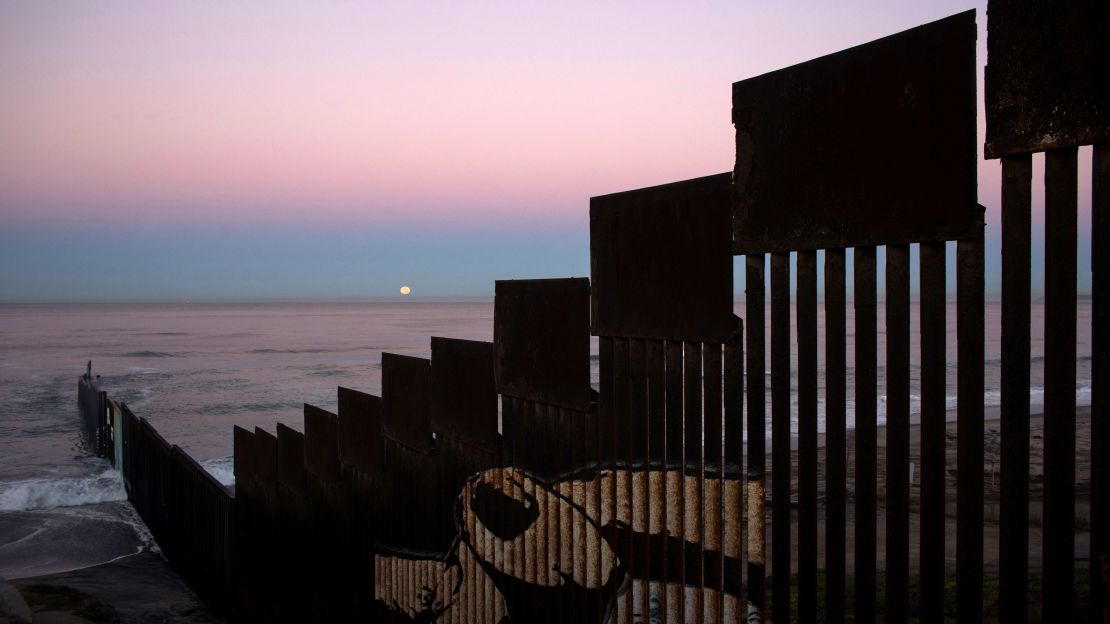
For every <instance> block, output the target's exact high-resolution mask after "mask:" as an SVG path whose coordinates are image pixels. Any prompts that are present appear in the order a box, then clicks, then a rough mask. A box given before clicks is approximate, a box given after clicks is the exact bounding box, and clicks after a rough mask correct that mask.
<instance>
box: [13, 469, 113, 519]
mask: <svg viewBox="0 0 1110 624" xmlns="http://www.w3.org/2000/svg"><path fill="white" fill-rule="evenodd" d="M126 499H127V492H126V491H125V490H124V488H123V479H122V478H121V477H120V475H119V473H118V472H116V471H115V470H112V469H108V470H105V471H104V472H102V473H100V474H98V475H92V476H88V477H73V478H63V479H26V480H23V481H8V482H0V511H30V510H34V509H50V508H53V507H75V506H77V505H91V504H94V503H108V502H113V501H121V500H126Z"/></svg>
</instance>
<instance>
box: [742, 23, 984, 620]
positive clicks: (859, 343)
mask: <svg viewBox="0 0 1110 624" xmlns="http://www.w3.org/2000/svg"><path fill="white" fill-rule="evenodd" d="M974 46H975V17H974V12H966V13H961V14H959V15H955V16H952V17H949V18H946V19H943V20H939V21H937V22H933V23H931V24H926V25H924V26H920V27H917V28H914V29H911V30H909V31H906V32H903V33H899V34H896V35H892V36H889V37H886V38H883V39H879V40H877V41H874V42H871V43H868V44H864V45H861V46H857V47H855V48H851V49H848V50H844V51H842V52H838V53H835V54H831V55H828V56H826V57H822V58H819V59H815V60H813V61H808V62H806V63H802V64H799V65H795V66H793V67H789V68H786V69H782V70H779V71H775V72H771V73H769V74H765V75H762V76H758V77H755V78H751V79H748V80H744V81H741V82H738V83H735V84H734V85H733V121H734V123H735V125H736V145H737V157H736V169H735V173H734V180H735V187H734V190H735V198H736V199H735V205H734V219H733V225H734V236H735V239H734V247H733V251H734V252H735V253H736V254H742V255H745V256H747V260H746V263H747V267H748V269H747V274H746V275H747V281H746V299H747V306H746V313H747V323H746V326H747V338H748V345H747V353H748V364H747V376H748V378H749V379H750V380H755V382H754V383H750V384H749V385H748V408H749V427H748V440H749V457H748V464H747V466H748V479H749V484H750V485H749V491H750V492H752V495H751V496H750V497H749V555H748V556H749V584H748V595H747V598H748V601H749V613H750V614H752V615H753V616H756V617H768V616H769V617H771V618H774V619H775V620H776V621H781V620H790V619H793V618H795V617H796V618H797V619H798V620H799V621H802V622H811V621H815V620H816V619H817V618H818V613H824V614H825V617H826V618H828V621H844V612H845V611H850V612H854V619H855V621H856V622H872V621H876V619H877V617H880V616H881V617H882V619H884V620H885V621H890V622H904V621H907V620H908V617H909V615H910V612H909V609H910V605H911V604H913V603H914V602H915V601H920V604H921V611H920V616H921V618H922V621H939V620H940V618H941V617H943V608H944V604H945V595H944V593H945V567H944V552H945V548H944V545H945V535H946V529H945V517H946V511H945V482H946V466H945V463H944V462H945V459H944V458H945V445H946V440H945V413H944V411H945V381H944V370H945V365H946V359H945V358H946V355H947V354H946V353H945V350H944V345H945V323H946V319H945V288H944V278H945V266H944V255H945V249H944V247H945V246H944V243H945V241H951V240H957V241H959V242H958V245H959V246H960V249H961V254H962V256H961V257H962V258H963V259H964V261H965V262H964V267H963V268H962V269H961V271H960V294H961V297H962V302H963V305H962V306H960V308H959V314H958V317H957V319H956V321H957V325H958V328H959V329H958V331H959V333H960V343H961V354H962V358H961V359H960V362H959V364H960V367H961V368H960V375H959V377H960V378H959V383H960V384H961V390H960V392H961V393H962V395H963V396H964V397H965V401H966V402H967V403H968V405H967V406H966V407H964V410H965V412H964V417H963V422H964V425H965V426H964V427H961V429H960V435H961V441H960V448H961V451H962V457H964V458H965V460H966V461H961V462H960V463H959V465H958V468H957V469H958V470H959V478H958V482H959V488H960V496H959V499H960V501H961V508H960V510H959V514H960V515H961V521H960V523H961V527H962V529H961V530H962V531H963V533H964V534H963V535H962V537H961V538H960V540H961V542H965V541H966V540H967V539H968V538H969V537H971V536H972V535H973V534H974V531H978V532H979V535H980V536H981V531H982V527H981V518H982V505H983V498H982V485H981V484H982V461H981V453H982V450H981V447H982V421H981V414H982V407H981V406H982V402H983V396H982V377H983V364H982V361H981V360H980V361H979V362H977V363H976V362H974V361H972V360H971V359H970V358H969V357H968V356H969V355H970V356H974V354H975V353H976V350H975V347H974V345H975V344H979V345H980V346H979V348H978V352H979V353H981V349H982V347H981V345H982V342H983V336H982V317H983V308H982V288H983V286H982V273H981V264H976V262H975V261H976V258H981V255H982V243H981V231H982V226H983V224H982V208H981V207H979V206H977V205H976V201H975V188H976V181H975V147H974V146H975V77H974V76H975V56H974ZM892 140H893V141H895V142H896V144H894V145H892V144H891V141H892ZM797 146H805V148H804V149H800V150H799V149H796V148H797ZM892 151H893V152H896V153H897V155H898V157H897V158H891V156H890V153H891V152H892ZM877 246H883V247H885V250H884V251H885V256H886V267H885V276H886V283H885V288H883V289H882V290H881V291H880V288H879V284H878V267H877V262H876V260H877ZM911 246H913V247H916V248H917V249H918V250H919V251H920V256H921V263H920V264H921V280H922V281H921V289H920V290H921V303H920V305H921V327H920V331H921V344H922V345H923V346H922V352H921V354H920V357H921V360H920V365H921V369H922V406H923V407H922V415H921V419H922V428H923V429H922V442H921V444H922V448H921V453H922V458H923V459H922V466H921V473H920V474H921V476H920V480H921V483H922V489H921V492H922V493H921V497H920V501H919V508H920V513H919V517H920V528H919V544H918V545H917V548H915V547H914V545H913V544H912V541H911V514H910V508H911V492H910V488H909V487H908V483H909V462H910V450H911V448H910V438H909V382H910V377H909V376H910V369H911V353H910V330H911V327H910V310H909V290H910V253H911ZM848 248H851V249H853V254H852V257H853V262H852V264H853V269H852V270H853V273H854V280H853V282H854V283H853V289H854V295H853V296H854V316H855V328H854V329H855V331H854V334H855V337H854V350H853V352H852V356H853V360H854V386H855V396H854V408H855V440H854V441H855V444H854V449H853V454H854V464H853V465H854V473H855V474H854V480H853V482H852V483H851V487H850V488H849V487H848V485H849V484H848V476H849V474H848V470H847V465H846V460H847V455H848V450H849V445H848V444H847V437H846V435H845V433H846V432H845V411H846V404H847V397H846V396H845V387H846V369H847V367H848V361H847V351H846V348H845V347H846V344H845V333H846V329H847V328H846V327H845V305H846V303H847V301H846V297H845V272H846V270H845V265H846V261H845V251H844V250H845V249H848ZM817 251H821V252H823V253H824V254H825V263H826V264H825V269H826V272H825V280H826V284H825V286H826V295H825V296H826V300H825V321H826V323H825V353H826V360H825V365H826V366H825V382H826V383H825V390H826V394H825V405H826V427H827V429H826V441H827V445H826V448H825V479H824V486H825V494H826V514H825V537H826V539H825V553H824V554H825V556H824V568H825V591H824V596H825V603H824V604H819V603H818V602H817V600H818V595H819V592H818V587H817V583H818V581H817V577H818V568H819V567H820V566H821V557H820V556H819V553H818V543H819V532H820V531H819V527H818V516H819V512H818V509H817V504H816V503H817V501H818V496H819V492H820V489H821V482H820V480H819V478H818V472H819V470H818V465H817V457H818V444H817V418H816V411H817V399H818V397H817V388H818V385H819V379H818V371H817V345H818V336H817V333H818V318H817V304H816V286H817V276H816V268H817V258H816V252H817ZM765 254H770V256H771V257H770V307H769V308H768V310H769V313H770V318H769V319H765V318H764V310H765V308H764V306H765V305H766V303H765V301H766V300H765V297H766V289H767V286H766V285H765V283H764V279H765V271H766V259H765ZM792 256H795V257H796V270H797V273H796V274H797V277H796V280H797V284H796V288H797V290H796V295H797V298H796V301H792V300H791V294H792V290H791V268H792V267H791V264H792V263H793V261H792ZM976 267H979V268H978V271H979V273H978V275H974V272H975V271H976V270H977V269H976ZM976 288H977V289H978V293H976V292H975V290H974V289H976ZM880 292H883V293H884V294H885V297H883V298H882V299H880V297H879V293H880ZM883 300H885V329H886V340H887V343H886V349H885V355H886V361H885V363H882V364H885V367H884V370H885V374H886V384H887V387H886V388H885V389H884V390H885V392H884V394H885V395H886V397H887V405H886V407H887V426H886V436H887V439H886V442H887V444H886V445H885V464H884V467H885V470H883V471H882V474H883V475H884V478H883V480H882V483H883V489H882V490H880V488H879V484H880V481H879V476H880V474H881V473H880V472H879V470H878V468H879V463H878V462H879V460H880V455H879V445H878V440H877V437H876V436H877V404H878V399H879V388H878V384H877V380H878V371H879V370H880V364H881V363H880V361H879V354H880V351H879V349H878V343H877V337H878V336H879V318H878V316H879V302H880V301H883ZM792 311H793V312H796V315H797V330H796V332H792V328H791V316H792ZM768 320H769V325H770V350H769V353H770V378H769V387H770V408H771V413H770V423H771V439H770V446H771V455H772V458H771V464H772V474H771V497H770V499H771V514H770V521H771V531H770V537H771V553H770V554H771V558H770V563H771V566H770V570H766V569H764V568H763V563H764V559H763V555H764V545H763V543H762V539H761V531H760V529H761V528H762V527H761V526H759V525H761V524H762V522H763V519H764V516H763V513H764V512H763V510H762V497H763V490H762V488H763V478H764V477H763V466H764V459H763V448H762V444H763V439H764V430H763V422H764V421H763V419H764V417H765V412H764V410H765V405H766V403H765V401H766V398H765V397H766V395H765V394H764V392H765V391H764V388H763V386H764V383H761V382H759V381H758V380H761V379H764V374H765V371H766V359H765V358H766V357H767V356H766V353H767V351H765V350H764V349H765V345H766V342H765V340H766V325H765V323H766V322H767V321H768ZM792 340H796V345H797V356H798V361H797V365H796V370H797V373H796V374H797V376H796V377H795V376H794V373H793V372H792V371H793V370H795V368H794V366H793V362H792V352H793V350H794V345H792V344H791V343H792ZM964 345H966V346H964ZM795 383H796V384H797V385H796V386H794V384H795ZM975 387H977V388H979V394H978V396H974V395H972V394H971V392H972V390H969V389H968V388H975ZM795 388H796V390H797V394H796V396H797V399H798V405H797V407H796V408H795V407H794V406H793V405H792V404H791V402H792V397H793V396H794V394H793V390H794V389H795ZM972 397H974V398H972ZM976 402H977V403H978V404H979V406H980V407H979V409H978V411H976V410H975V409H974V408H973V405H974V404H975V403H976ZM795 409H796V411H795ZM795 414H796V416H797V419H796V423H797V424H796V425H795V424H794V422H795V421H794V416H795ZM976 414H978V415H979V419H980V420H979V422H978V423H975V422H974V417H975V415H976ZM976 426H978V429H979V433H978V434H976V433H975V428H976ZM795 436H796V440H797V446H796V449H797V450H796V451H795V447H794V445H793V440H794V439H795ZM795 453H796V454H797V458H798V459H797V471H798V474H797V475H795V474H792V473H793V471H794V466H795V464H794V460H793V457H794V455H795ZM977 457H978V458H980V459H979V461H976V458H977ZM977 484H978V485H977ZM849 493H851V496H849V495H848V494H849ZM795 496H797V503H796V504H795V503H794V497H795ZM795 505H796V507H795ZM880 505H882V506H881V507H880ZM849 509H850V510H851V513H850V514H849V513H848V510H849ZM880 511H882V512H883V513H882V515H881V516H880ZM963 515H967V516H968V517H969V518H972V519H974V520H975V521H976V522H978V523H979V524H978V525H977V526H974V527H971V526H970V525H968V524H967V523H966V522H963V520H962V516H963ZM880 517H883V518H884V520H885V521H884V526H882V527H880V526H879V525H878V520H879V518H880ZM849 519H850V522H849ZM795 527H796V529H795ZM880 529H881V530H880ZM969 529H971V530H972V532H971V533H969V532H968V530H969ZM795 531H796V533H795ZM848 531H852V533H853V534H854V535H853V537H854V539H853V540H852V541H854V553H847V552H845V551H846V548H845V546H846V542H847V539H846V538H847V536H848V535H849V534H848ZM795 535H796V538H795ZM879 537H882V538H883V539H884V540H885V548H883V549H881V551H880V552H876V550H877V549H876V544H877V543H878V541H877V539H878V538H879ZM795 539H797V543H796V548H795V542H794V540H795ZM980 539H981V538H980ZM914 550H918V551H919V554H920V557H919V559H920V569H918V570H911V569H910V567H911V566H910V555H911V553H912V552H913V551H914ZM959 552H960V554H959V559H960V567H961V568H962V569H964V570H965V572H966V571H967V570H968V566H967V565H966V564H965V563H964V560H965V559H968V558H970V560H971V561H974V562H976V564H977V566H978V567H980V568H981V565H982V556H981V554H979V555H976V554H975V553H974V552H973V547H971V546H968V545H967V544H964V548H962V549H961V550H960V551H959ZM849 554H852V555H853V556H852V557H851V560H852V562H851V563H850V562H849V557H848V555H849ZM880 560H881V561H882V562H883V564H884V565H883V567H882V568H880V567H879V566H878V562H879V561H880ZM795 566H797V567H795ZM880 571H881V572H882V576H880ZM768 572H770V576H771V581H772V588H771V589H772V592H771V596H772V600H771V602H772V603H771V609H770V612H769V613H765V612H763V610H762V605H763V599H764V598H763V592H764V587H763V586H762V579H763V577H764V575H765V574H767V573H768ZM795 574H796V577H795ZM753 576H758V577H759V578H752V577H753ZM913 577H916V579H917V585H918V588H919V596H911V595H910V587H911V579H912V578H913ZM795 579H796V583H797V584H796V588H797V589H796V591H797V601H796V608H797V611H796V612H794V611H793V609H794V606H795V603H794V601H793V600H792V598H791V594H792V592H793V591H794V589H793V588H794V583H795ZM849 579H850V581H851V583H849V582H848V581H849ZM972 583H976V580H975V579H966V578H965V579H961V586H964V585H970V584H972ZM978 584H981V577H980V578H979V579H978ZM851 585H854V595H853V596H850V597H848V598H849V599H850V600H851V602H849V603H846V602H845V601H844V600H843V597H844V596H845V592H846V591H847V590H848V588H849V587H850V586H851ZM979 604H980V605H981V599H979ZM846 607H847V608H846ZM974 619H975V618H969V619H968V621H971V620H974Z"/></svg>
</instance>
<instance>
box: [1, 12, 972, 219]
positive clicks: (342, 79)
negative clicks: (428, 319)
mask: <svg viewBox="0 0 1110 624" xmlns="http://www.w3.org/2000/svg"><path fill="white" fill-rule="evenodd" d="M968 7H969V5H968V4H967V3H966V2H938V3H929V5H928V6H926V5H925V4H923V3H920V2H871V3H864V2H853V3H847V4H842V3H837V4H836V5H835V6H834V5H831V4H828V3H816V2H815V3H809V4H802V3H772V2H767V3H762V4H759V3H735V2H732V3H719V4H711V3H701V4H691V3H682V5H681V6H679V5H678V4H677V3H676V4H673V5H667V4H663V5H655V4H644V3H627V4H611V5H604V6H599V5H597V4H595V3H582V4H577V5H572V4H565V3H542V4H532V3H521V2H511V3H501V4H482V5H481V6H479V7H477V8H476V7H474V6H471V5H470V3H466V5H465V6H464V5H463V4H458V5H451V4H447V3H444V4H443V5H436V4H417V3H411V2H403V3H381V4H378V3H372V6H371V3H340V2H334V3H265V4H258V5H254V6H245V5H230V4H228V3H146V2H136V3H119V2H107V3H87V2H45V3H44V2H41V1H38V0H32V1H29V2H21V1H16V2H6V3H4V5H3V7H2V8H0V84H2V85H3V88H2V89H0V110H3V116H2V117H0V144H2V145H3V148H2V151H0V188H2V189H3V190H0V215H3V216H4V217H7V218H9V219H11V218H14V219H15V220H17V221H23V220H25V219H30V220H41V219H49V218H51V217H65V218H67V219H70V218H73V217H75V216H84V217H96V218H98V219H103V218H108V219H121V220H127V219H129V218H135V217H139V218H144V219H151V218H164V219H167V220H170V221H176V220H178V219H182V220H185V221H187V222H192V221H193V220H201V221H204V220H221V219H227V218H228V217H229V212H230V213H234V215H235V216H236V218H238V219H245V220H250V219H254V218H275V219H282V220H284V219H290V220H294V221H296V220H298V219H300V218H303V217H310V218H311V219H313V220H318V219H321V218H326V219H338V220H355V221H359V222H364V221H366V220H370V221H374V220H379V219H385V220H401V221H410V220H416V221H425V220H427V221H434V220H435V219H442V218H445V217H446V218H448V219H452V220H462V221H466V220H471V219H479V220H485V219H498V218H505V217H508V218H511V219H524V220H529V221H532V220H535V221H539V222H547V221H551V220H554V221H558V222H566V221H569V220H579V219H584V218H585V210H586V205H587V198H588V197H589V196H590V195H595V194H601V193H606V192H613V191H618V190H623V189H627V188H633V187H639V186H644V185H649V184H655V183H661V182H667V181H671V180H678V179H683V178H688V177H693V176H698V175H703V174H708V173H713V172H718V171H725V170H728V169H730V168H731V166H732V160H733V149H734V148H733V145H734V138H733V134H732V127H731V124H730V119H729V111H730V102H729V97H730V85H731V83H732V82H733V81H735V80H739V79H743V78H746V77H749V76H753V75H757V74H760V73H763V72H765V71H769V70H773V69H776V68H779V67H782V66H785V65H789V64H792V63H795V62H799V61H803V60H806V59H809V58H812V57H814V56H818V55H820V54H824V53H828V52H832V51H835V50H838V49H841V48H843V47H846V46H850V45H854V44H858V43H863V42H865V41H868V40H871V39H874V38H876V37H880V36H884V35H887V34H890V33H893V32H896V31H899V30H903V29H905V28H908V27H912V26H915V25H917V24H919V23H922V22H925V21H930V20H933V19H937V18H940V17H944V16H946V15H949V14H951V13H955V12H957V11H959V10H962V9H966V8H968ZM979 20H980V25H982V22H983V16H982V13H980V17H979Z"/></svg>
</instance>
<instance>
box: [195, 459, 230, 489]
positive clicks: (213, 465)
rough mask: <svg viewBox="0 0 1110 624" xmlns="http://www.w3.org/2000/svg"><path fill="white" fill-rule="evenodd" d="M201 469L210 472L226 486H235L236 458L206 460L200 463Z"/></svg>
mask: <svg viewBox="0 0 1110 624" xmlns="http://www.w3.org/2000/svg"><path fill="white" fill-rule="evenodd" d="M200 465H201V467H202V468H204V469H205V470H207V471H208V474H210V475H212V476H213V477H216V480H217V481H219V482H220V483H222V484H224V485H234V484H235V458H234V457H231V456H228V457H214V458H212V459H206V460H204V461H202V462H201V463H200Z"/></svg>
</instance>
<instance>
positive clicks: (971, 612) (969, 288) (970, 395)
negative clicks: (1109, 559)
mask: <svg viewBox="0 0 1110 624" xmlns="http://www.w3.org/2000/svg"><path fill="white" fill-rule="evenodd" d="M985 286H986V284H985V279H984V255H983V231H982V229H980V230H979V232H978V233H977V234H976V235H975V236H972V237H970V238H967V239H964V240H961V241H959V242H958V243H956V342H957V347H956V366H957V381H956V400H957V408H956V409H957V412H956V420H957V423H956V426H957V431H958V432H959V433H958V436H957V439H956V468H957V470H958V471H959V472H958V474H957V476H956V617H957V619H958V620H959V621H960V622H961V624H962V623H964V622H966V623H969V624H976V623H978V622H981V621H982V620H983V390H984V388H983V386H984V380H983V366H982V364H981V363H982V362H983V359H984V348H985V347H984V336H985V328H984V324H985V323H984V312H985V309H984V303H983V293H984V290H985Z"/></svg>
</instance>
